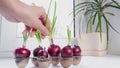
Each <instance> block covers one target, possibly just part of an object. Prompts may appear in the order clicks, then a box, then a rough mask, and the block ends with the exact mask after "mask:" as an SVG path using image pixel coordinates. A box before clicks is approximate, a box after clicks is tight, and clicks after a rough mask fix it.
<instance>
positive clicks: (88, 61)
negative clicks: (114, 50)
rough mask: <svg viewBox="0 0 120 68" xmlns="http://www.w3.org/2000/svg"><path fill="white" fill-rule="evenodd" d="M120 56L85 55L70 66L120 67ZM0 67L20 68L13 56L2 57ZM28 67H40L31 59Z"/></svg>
mask: <svg viewBox="0 0 120 68" xmlns="http://www.w3.org/2000/svg"><path fill="white" fill-rule="evenodd" d="M119 63H120V56H117V55H106V56H103V57H97V56H83V57H82V60H81V63H80V64H79V65H77V66H73V65H72V66H71V67H70V68H118V67H120V64H119ZM0 68H18V67H17V65H16V64H15V59H11V58H0ZM26 68H38V67H35V66H34V65H33V64H32V62H31V60H30V61H29V63H28V65H27V66H26ZM49 68H63V67H61V66H60V65H58V67H53V66H52V65H50V67H49Z"/></svg>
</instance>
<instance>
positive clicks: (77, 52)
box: [73, 45, 81, 56]
mask: <svg viewBox="0 0 120 68" xmlns="http://www.w3.org/2000/svg"><path fill="white" fill-rule="evenodd" d="M73 56H81V48H80V46H78V45H74V47H73Z"/></svg>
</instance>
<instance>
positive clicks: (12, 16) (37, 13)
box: [0, 0, 50, 38]
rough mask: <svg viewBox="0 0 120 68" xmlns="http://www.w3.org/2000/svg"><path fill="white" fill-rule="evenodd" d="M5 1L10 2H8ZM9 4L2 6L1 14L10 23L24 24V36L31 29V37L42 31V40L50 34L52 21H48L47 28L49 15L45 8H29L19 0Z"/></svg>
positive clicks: (13, 0)
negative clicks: (37, 31)
mask: <svg viewBox="0 0 120 68" xmlns="http://www.w3.org/2000/svg"><path fill="white" fill-rule="evenodd" d="M4 1H7V2H8V0H4ZM11 1H12V2H11ZM7 2H6V3H5V4H4V5H3V6H2V10H0V12H1V14H2V15H3V16H4V17H5V18H6V19H7V20H9V21H12V22H23V23H24V24H25V26H26V28H25V30H24V31H23V34H26V33H27V32H29V31H30V30H31V29H32V31H31V33H30V36H31V37H32V36H33V35H34V34H35V33H36V30H37V29H39V30H40V31H41V34H42V38H44V37H45V36H47V35H48V34H49V29H50V21H49V19H48V22H47V26H45V24H46V16H47V15H46V12H45V10H44V8H42V7H37V6H28V5H26V4H24V3H22V2H20V1H18V0H10V3H7ZM10 4H12V6H11V5H10ZM0 7H1V6H0Z"/></svg>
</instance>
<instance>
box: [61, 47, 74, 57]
mask: <svg viewBox="0 0 120 68" xmlns="http://www.w3.org/2000/svg"><path fill="white" fill-rule="evenodd" d="M61 56H62V57H72V56H73V49H72V48H71V46H65V47H64V48H63V49H62V51H61Z"/></svg>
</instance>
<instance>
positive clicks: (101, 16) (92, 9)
mask: <svg viewBox="0 0 120 68" xmlns="http://www.w3.org/2000/svg"><path fill="white" fill-rule="evenodd" d="M113 1H114V0H113ZM113 1H109V2H108V1H107V0H92V1H89V2H88V1H86V2H81V3H78V4H76V5H75V10H76V12H75V13H76V15H78V14H79V13H80V12H81V11H83V13H84V16H87V17H88V21H87V25H86V32H88V31H90V32H99V33H100V39H101V40H102V32H103V26H102V25H103V24H105V26H106V34H107V42H108V29H109V27H110V28H112V29H113V30H114V31H116V32H118V31H117V30H116V29H115V28H114V27H113V26H112V25H111V22H110V21H109V19H108V17H107V16H106V15H112V16H114V15H115V14H114V13H112V12H110V11H105V10H106V9H108V8H111V7H112V8H116V6H114V5H113V3H114V2H113ZM103 20H104V21H105V22H103ZM93 26H95V29H94V30H93V28H92V27H93Z"/></svg>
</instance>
